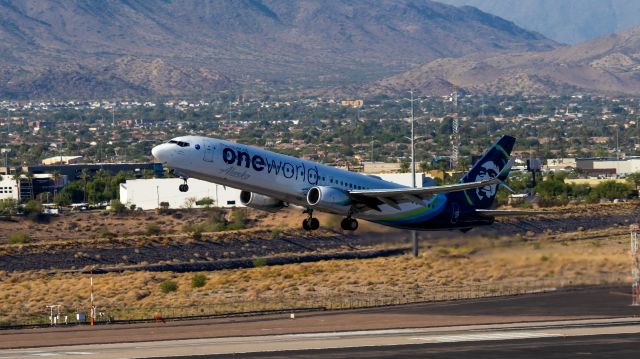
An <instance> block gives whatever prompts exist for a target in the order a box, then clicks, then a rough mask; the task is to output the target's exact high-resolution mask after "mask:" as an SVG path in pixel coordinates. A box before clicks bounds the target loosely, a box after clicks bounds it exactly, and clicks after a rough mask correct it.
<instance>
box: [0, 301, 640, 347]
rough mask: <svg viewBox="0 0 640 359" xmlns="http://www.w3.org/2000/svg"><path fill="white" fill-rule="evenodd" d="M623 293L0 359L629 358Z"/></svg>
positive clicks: (189, 327) (251, 320) (179, 330)
mask: <svg viewBox="0 0 640 359" xmlns="http://www.w3.org/2000/svg"><path fill="white" fill-rule="evenodd" d="M626 289H627V288H587V289H584V288H583V289H582V290H574V291H557V292H551V293H544V294H532V295H522V296H510V297H497V298H486V299H475V300H462V301H451V302H439V303H419V304H412V305H402V306H392V307H380V308H369V309H359V310H343V311H320V312H306V313H297V314H296V318H295V319H290V318H289V314H288V313H287V314H277V315H268V316H257V317H238V318H215V319H203V320H187V321H176V322H167V323H143V324H128V325H126V324H112V325H102V326H96V327H93V328H90V327H87V326H80V327H77V326H72V327H58V328H41V329H28V330H6V331H0V359H9V358H36V357H45V356H54V357H76V358H77V357H83V356H90V357H92V358H143V357H144V358H149V357H169V356H171V357H174V356H185V357H190V356H196V355H205V356H215V355H234V357H247V358H255V357H268V358H279V357H308V356H309V355H310V353H311V352H310V351H313V355H314V357H328V358H338V357H349V358H359V357H362V358H365V357H366V358H373V357H389V356H394V357H398V356H402V357H404V356H406V357H421V356H422V355H423V354H424V353H433V354H438V355H440V354H442V355H444V354H451V355H448V356H446V355H445V356H444V357H455V355H454V354H455V353H458V352H459V353H463V352H464V350H466V351H469V352H468V353H467V354H469V353H475V352H471V351H473V350H479V352H477V353H476V354H478V355H479V356H478V357H482V356H483V355H485V354H486V355H488V356H511V354H508V353H510V352H509V351H510V350H513V353H520V352H522V354H523V355H529V354H530V353H531V352H532V350H533V349H535V348H538V349H540V348H551V347H554V346H555V347H558V350H560V351H559V352H562V351H561V349H562V350H564V349H566V350H568V352H566V353H573V350H574V349H576V348H582V349H589V350H590V348H591V347H593V346H595V345H596V344H598V343H599V344H598V345H600V346H601V347H602V348H610V349H613V350H615V351H619V350H626V349H625V348H627V344H628V348H627V349H628V350H631V351H632V352H634V353H636V354H637V353H640V308H639V307H632V306H629V304H630V303H629V302H630V296H629V295H628V294H626V293H625V292H624V290H626ZM588 338H592V339H588ZM596 339H597V340H596ZM491 343H493V344H491ZM496 343H498V344H496ZM571 343H573V344H571ZM580 343H581V344H580ZM613 343H619V344H620V345H619V346H616V345H613ZM461 348H466V349H464V350H462V349H461ZM509 348H511V349H509ZM527 348H528V349H527ZM501 350H506V351H507V352H501ZM587 351H588V350H587ZM534 352H535V350H534ZM385 353H386V354H385ZM443 353H444V354H443ZM497 353H502V354H500V355H496V354H497ZM574 354H575V353H574ZM514 355H515V354H514ZM568 356H572V355H568ZM524 357H527V356H524Z"/></svg>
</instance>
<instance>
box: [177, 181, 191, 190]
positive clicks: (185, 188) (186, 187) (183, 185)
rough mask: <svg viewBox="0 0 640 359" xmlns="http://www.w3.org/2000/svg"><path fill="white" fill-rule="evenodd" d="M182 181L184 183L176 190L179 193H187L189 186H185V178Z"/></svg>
mask: <svg viewBox="0 0 640 359" xmlns="http://www.w3.org/2000/svg"><path fill="white" fill-rule="evenodd" d="M182 180H183V181H184V183H183V184H181V185H180V186H178V190H179V191H180V192H188V191H189V185H188V184H187V179H186V178H182Z"/></svg>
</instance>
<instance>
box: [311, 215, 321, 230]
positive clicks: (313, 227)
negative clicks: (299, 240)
mask: <svg viewBox="0 0 640 359" xmlns="http://www.w3.org/2000/svg"><path fill="white" fill-rule="evenodd" d="M309 228H311V230H312V231H315V230H316V229H318V228H320V221H318V219H317V218H309Z"/></svg>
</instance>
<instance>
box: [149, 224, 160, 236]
mask: <svg viewBox="0 0 640 359" xmlns="http://www.w3.org/2000/svg"><path fill="white" fill-rule="evenodd" d="M160 232H162V230H161V229H160V226H159V225H158V224H157V223H147V225H146V227H145V233H146V234H147V235H158V234H160Z"/></svg>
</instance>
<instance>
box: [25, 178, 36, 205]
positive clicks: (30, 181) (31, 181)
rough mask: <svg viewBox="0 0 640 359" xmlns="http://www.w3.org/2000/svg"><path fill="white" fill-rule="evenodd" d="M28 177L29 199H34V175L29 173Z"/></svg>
mask: <svg viewBox="0 0 640 359" xmlns="http://www.w3.org/2000/svg"><path fill="white" fill-rule="evenodd" d="M25 176H26V177H27V181H28V182H29V199H31V200H32V199H33V198H34V196H33V173H31V172H27V174H26V175H25Z"/></svg>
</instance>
